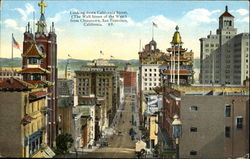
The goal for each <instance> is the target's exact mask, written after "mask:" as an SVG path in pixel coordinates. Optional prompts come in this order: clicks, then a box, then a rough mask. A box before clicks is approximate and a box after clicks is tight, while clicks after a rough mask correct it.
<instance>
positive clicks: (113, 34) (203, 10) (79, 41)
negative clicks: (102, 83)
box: [0, 0, 249, 60]
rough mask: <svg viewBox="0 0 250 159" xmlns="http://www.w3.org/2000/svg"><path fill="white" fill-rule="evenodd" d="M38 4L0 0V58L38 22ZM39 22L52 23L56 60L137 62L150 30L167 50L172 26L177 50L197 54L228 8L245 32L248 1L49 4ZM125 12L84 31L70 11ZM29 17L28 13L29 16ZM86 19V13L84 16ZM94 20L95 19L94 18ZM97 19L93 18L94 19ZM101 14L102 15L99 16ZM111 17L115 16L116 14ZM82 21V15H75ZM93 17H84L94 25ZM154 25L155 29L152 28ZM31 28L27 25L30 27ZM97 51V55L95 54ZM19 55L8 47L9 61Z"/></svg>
mask: <svg viewBox="0 0 250 159" xmlns="http://www.w3.org/2000/svg"><path fill="white" fill-rule="evenodd" d="M39 2H40V0H28V1H20V0H19V1H10V0H7V1H6V0H3V2H2V5H1V21H0V29H1V39H0V57H2V58H10V57H11V34H12V33H13V34H14V38H15V39H16V41H17V42H18V43H19V44H20V45H21V48H22V43H23V33H24V31H25V26H26V25H27V23H28V22H31V24H33V15H34V14H35V20H36V21H37V20H38V19H39V17H40V7H39V6H38V3H39ZM45 3H46V4H47V7H46V8H45V18H46V23H47V29H48V30H49V28H50V26H51V23H52V22H54V23H55V31H56V34H57V45H58V46H57V48H58V50H57V51H58V52H57V53H58V59H67V58H68V55H70V56H71V58H75V59H85V60H92V59H96V58H106V59H110V57H111V56H113V58H114V59H124V60H129V59H138V51H139V50H140V48H143V47H144V46H145V45H146V44H147V43H149V42H150V41H151V40H152V28H153V32H154V40H155V41H156V42H157V47H158V48H159V49H160V50H161V51H163V52H166V49H167V48H169V47H171V46H170V41H171V40H172V37H173V34H174V32H175V27H176V25H178V26H179V32H180V34H181V37H182V41H183V42H184V44H183V47H184V48H187V49H188V50H189V51H190V50H192V51H193V52H194V53H195V58H199V55H200V48H199V46H200V42H199V39H200V38H202V37H207V35H208V34H209V33H210V31H212V34H215V33H216V29H217V28H218V18H219V16H220V15H221V14H222V13H223V12H224V11H225V6H226V5H227V6H228V10H229V12H230V13H231V14H232V15H233V16H234V17H235V27H236V28H237V29H238V30H237V32H238V33H242V32H249V29H248V28H249V10H248V8H249V3H248V1H164V0H161V1H150V0H147V1H143V0H141V1H127V0H123V1H112V0H110V1H87V0H85V1H83V0H75V1H70V0H67V1H54V0H53V1H52V0H46V1H45ZM77 11H78V12H85V13H86V12H101V11H105V12H116V11H118V12H125V13H127V14H123V15H126V16H125V17H123V18H118V20H119V19H122V20H126V22H119V23H113V25H112V26H108V25H107V24H108V23H101V24H103V26H84V25H83V23H81V22H72V21H71V19H72V14H71V13H73V12H77ZM33 13H34V14H33ZM86 15H90V16H92V15H93V14H92V15H91V14H86ZM98 15H100V14H98ZM98 15H97V16H98ZM102 15H103V14H102ZM116 15H117V14H116ZM81 16H82V15H81ZM96 19H97V18H93V17H91V18H89V20H96ZM152 22H154V23H155V24H156V25H157V27H152ZM32 27H33V25H32ZM100 51H102V53H103V54H100ZM21 54H22V51H20V50H18V49H15V48H14V57H21Z"/></svg>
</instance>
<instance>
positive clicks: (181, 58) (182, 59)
mask: <svg viewBox="0 0 250 159" xmlns="http://www.w3.org/2000/svg"><path fill="white" fill-rule="evenodd" d="M174 59H175V61H178V56H175V58H174V57H172V60H174ZM167 61H170V57H169V58H167ZM180 61H188V59H187V58H185V57H183V56H181V57H180Z"/></svg>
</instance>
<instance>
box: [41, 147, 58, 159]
mask: <svg viewBox="0 0 250 159" xmlns="http://www.w3.org/2000/svg"><path fill="white" fill-rule="evenodd" d="M42 154H43V157H44V158H53V157H54V156H55V155H56V154H55V153H54V152H53V151H52V150H51V148H50V147H48V146H47V147H46V148H45V149H44V150H43V151H42Z"/></svg>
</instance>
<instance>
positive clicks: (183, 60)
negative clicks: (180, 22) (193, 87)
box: [163, 26, 194, 85]
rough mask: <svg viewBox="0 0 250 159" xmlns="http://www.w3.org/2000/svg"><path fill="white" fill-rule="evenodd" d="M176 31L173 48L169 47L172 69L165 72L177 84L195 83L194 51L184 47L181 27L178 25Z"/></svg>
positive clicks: (172, 43) (169, 59)
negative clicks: (188, 50)
mask: <svg viewBox="0 0 250 159" xmlns="http://www.w3.org/2000/svg"><path fill="white" fill-rule="evenodd" d="M175 30H176V31H175V33H174V36H173V39H172V41H171V42H170V44H171V48H168V49H167V51H168V52H169V57H168V58H167V62H168V64H170V70H169V69H168V70H166V71H165V72H163V74H165V75H166V76H167V79H168V80H169V82H170V83H174V84H177V85H188V84H191V83H193V74H194V72H193V55H194V54H193V52H192V51H190V52H187V49H185V48H183V47H182V45H183V42H182V40H181V35H180V32H179V27H178V26H176V28H175Z"/></svg>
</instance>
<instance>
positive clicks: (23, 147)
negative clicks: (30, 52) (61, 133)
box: [0, 77, 55, 158]
mask: <svg viewBox="0 0 250 159" xmlns="http://www.w3.org/2000/svg"><path fill="white" fill-rule="evenodd" d="M0 100H1V103H0V109H1V111H0V116H1V117H0V118H1V121H0V125H1V127H0V153H1V155H2V156H4V157H19V158H22V157H25V158H29V157H32V158H33V157H39V158H40V157H42V158H43V157H53V156H54V155H55V154H54V152H53V151H51V149H50V148H49V147H48V146H47V131H46V127H47V89H46V88H44V87H43V86H40V87H39V86H38V85H32V84H30V83H28V82H25V81H22V80H20V79H16V78H13V77H11V78H9V79H4V80H3V81H2V82H0ZM6 106H7V107H6Z"/></svg>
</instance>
